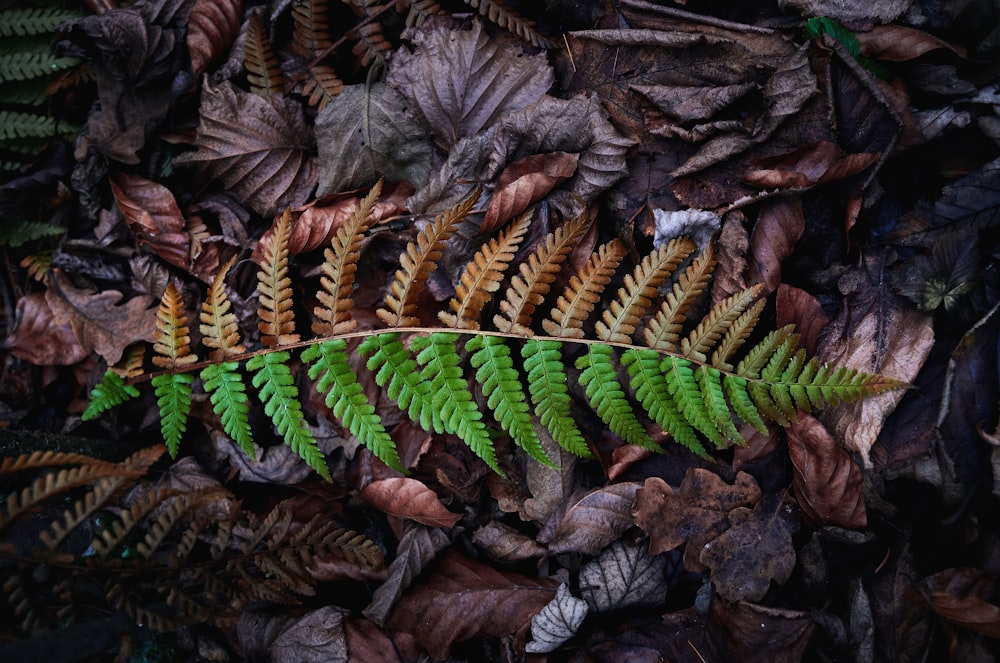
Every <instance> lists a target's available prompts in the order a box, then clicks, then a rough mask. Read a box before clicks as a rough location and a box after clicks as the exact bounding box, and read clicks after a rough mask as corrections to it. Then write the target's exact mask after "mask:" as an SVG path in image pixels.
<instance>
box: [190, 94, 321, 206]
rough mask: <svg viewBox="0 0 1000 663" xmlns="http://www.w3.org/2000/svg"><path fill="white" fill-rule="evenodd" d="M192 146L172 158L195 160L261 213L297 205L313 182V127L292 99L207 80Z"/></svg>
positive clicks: (239, 198)
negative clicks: (247, 90) (196, 133)
mask: <svg viewBox="0 0 1000 663" xmlns="http://www.w3.org/2000/svg"><path fill="white" fill-rule="evenodd" d="M195 146H196V147H197V148H198V151H197V152H194V153H187V154H182V155H180V156H178V157H176V158H175V159H174V162H175V163H192V164H195V165H196V166H198V168H199V169H200V170H201V171H202V172H204V173H205V174H207V175H208V176H209V177H212V178H215V179H218V180H219V181H220V182H221V183H222V184H223V186H225V188H226V190H227V191H229V193H231V194H232V195H233V196H234V197H236V198H237V199H238V200H239V201H240V202H242V203H243V204H244V205H246V206H247V207H249V208H251V209H252V210H254V211H255V212H257V213H258V214H261V215H262V216H273V215H274V214H275V213H276V212H278V211H280V210H283V209H284V208H285V207H292V206H296V205H301V204H302V203H304V202H305V201H306V200H307V199H308V197H309V195H310V194H311V193H312V190H313V187H314V186H315V185H316V173H317V171H316V158H315V157H314V156H312V155H311V154H310V152H311V150H312V131H311V129H310V128H309V126H308V125H307V124H306V121H305V116H304V114H303V112H302V106H301V105H300V104H298V103H297V102H295V101H293V100H291V99H286V98H284V97H281V96H278V95H275V96H271V97H262V96H259V95H256V94H251V93H249V92H244V91H243V90H240V89H239V88H236V87H234V86H233V84H232V83H230V82H229V81H223V82H222V83H220V84H219V85H218V86H213V85H212V84H211V83H210V82H209V81H207V80H206V81H205V83H204V85H203V87H202V93H201V108H200V115H199V121H198V138H197V140H196V141H195Z"/></svg>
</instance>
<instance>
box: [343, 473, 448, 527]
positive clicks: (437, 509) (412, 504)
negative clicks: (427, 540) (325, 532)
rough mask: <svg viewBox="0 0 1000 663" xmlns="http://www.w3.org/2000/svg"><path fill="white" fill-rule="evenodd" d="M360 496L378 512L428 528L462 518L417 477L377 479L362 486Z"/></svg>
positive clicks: (445, 524) (444, 524)
mask: <svg viewBox="0 0 1000 663" xmlns="http://www.w3.org/2000/svg"><path fill="white" fill-rule="evenodd" d="M361 499H363V500H365V501H366V502H369V503H370V504H372V505H373V506H375V507H376V508H378V509H379V510H380V511H384V512H386V513H388V514H391V515H394V516H399V517H401V518H406V519H408V520H415V521H417V522H418V523H423V524H424V525H430V526H431V527H453V526H454V525H455V523H457V522H458V521H459V519H460V518H461V517H462V516H460V515H459V514H457V513H452V512H451V511H449V510H448V509H446V508H445V506H444V504H442V503H441V500H439V499H438V496H437V494H435V493H434V491H433V490H431V489H430V488H428V487H427V486H425V485H424V484H423V483H421V482H420V481H417V480H416V479H409V478H406V477H398V478H393V479H379V480H377V481H372V482H371V483H370V484H368V485H367V486H365V487H364V488H363V489H361Z"/></svg>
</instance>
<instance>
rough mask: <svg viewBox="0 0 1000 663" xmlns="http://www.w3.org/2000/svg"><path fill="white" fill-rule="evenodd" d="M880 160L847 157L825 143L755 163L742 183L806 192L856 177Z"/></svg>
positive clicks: (874, 155) (868, 154)
mask: <svg viewBox="0 0 1000 663" xmlns="http://www.w3.org/2000/svg"><path fill="white" fill-rule="evenodd" d="M879 157H881V155H880V154H879V153H877V152H863V153H860V154H844V151H843V150H842V149H840V147H839V146H838V145H836V144H834V143H831V142H829V141H825V140H824V141H819V142H817V143H813V144H811V145H803V146H801V147H799V148H797V149H795V150H793V151H792V152H788V153H786V154H779V155H775V156H769V157H766V158H763V159H759V160H756V161H754V162H753V164H752V166H751V170H748V171H747V172H745V173H744V174H743V180H744V181H745V182H747V183H748V184H752V185H754V186H757V187H760V188H762V189H792V188H794V189H805V188H809V187H812V186H816V185H818V184H825V183H827V182H834V181H836V180H842V179H845V178H847V177H850V176H852V175H857V174H858V173H860V172H861V171H863V170H864V169H865V168H868V167H869V166H871V165H873V164H875V163H877V162H878V160H879Z"/></svg>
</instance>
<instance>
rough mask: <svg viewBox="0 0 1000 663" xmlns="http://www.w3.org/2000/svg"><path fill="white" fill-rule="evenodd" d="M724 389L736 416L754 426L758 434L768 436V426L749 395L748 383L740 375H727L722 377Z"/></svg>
mask: <svg viewBox="0 0 1000 663" xmlns="http://www.w3.org/2000/svg"><path fill="white" fill-rule="evenodd" d="M722 387H723V389H725V392H726V397H727V398H728V399H729V404H730V405H731V406H732V407H733V412H735V413H736V416H737V417H739V418H740V419H742V420H743V421H745V422H747V423H748V424H750V425H751V426H753V427H754V429H755V430H756V431H757V432H758V433H760V434H762V435H766V434H767V424H766V423H764V420H763V419H761V417H760V413H759V412H757V407H756V406H755V405H754V404H753V400H752V399H751V398H750V394H749V393H747V381H746V380H745V379H744V378H741V377H739V376H738V375H729V374H726V375H723V376H722Z"/></svg>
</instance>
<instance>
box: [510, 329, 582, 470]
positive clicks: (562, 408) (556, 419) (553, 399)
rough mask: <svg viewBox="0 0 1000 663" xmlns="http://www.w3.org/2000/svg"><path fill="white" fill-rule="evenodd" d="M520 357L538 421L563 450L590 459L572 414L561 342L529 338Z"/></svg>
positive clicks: (522, 348)
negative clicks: (526, 374) (526, 375)
mask: <svg viewBox="0 0 1000 663" xmlns="http://www.w3.org/2000/svg"><path fill="white" fill-rule="evenodd" d="M521 357H522V358H523V359H524V370H526V371H527V372H528V393H529V394H530V395H531V402H532V403H534V405H535V414H536V415H538V419H539V421H541V422H542V425H543V426H545V427H546V428H547V429H548V430H549V433H550V434H551V435H552V439H553V440H555V441H556V443H557V444H558V445H559V446H561V447H562V448H563V449H566V450H567V451H569V452H570V453H573V454H576V455H577V456H581V457H583V458H591V457H592V456H593V454H592V453H591V452H590V448H589V447H588V446H587V442H586V441H585V440H584V439H583V434H582V433H580V429H579V428H578V427H577V425H576V420H575V419H574V418H573V414H572V412H571V404H572V399H571V398H570V395H569V387H568V385H567V384H566V368H565V367H564V366H563V359H562V343H560V342H559V341H550V340H537V339H532V338H529V339H527V340H526V341H525V342H524V345H523V346H522V347H521Z"/></svg>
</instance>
